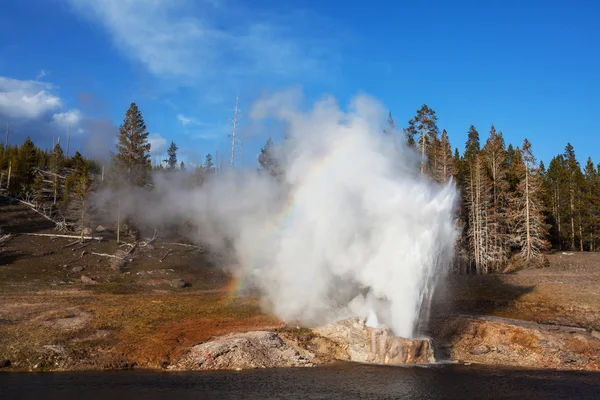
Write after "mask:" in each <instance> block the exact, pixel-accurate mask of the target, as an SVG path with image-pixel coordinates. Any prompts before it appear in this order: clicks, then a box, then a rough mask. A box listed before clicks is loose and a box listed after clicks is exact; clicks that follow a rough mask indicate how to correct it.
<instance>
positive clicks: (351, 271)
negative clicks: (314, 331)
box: [129, 92, 456, 337]
mask: <svg viewBox="0 0 600 400" xmlns="http://www.w3.org/2000/svg"><path fill="white" fill-rule="evenodd" d="M297 103H298V101H297V98H296V97H295V96H293V95H291V94H290V93H288V92H284V93H279V94H276V95H274V96H272V97H270V98H267V99H264V100H261V101H259V102H257V103H256V104H255V105H254V107H253V109H252V111H251V113H250V117H251V118H254V119H259V120H260V119H265V118H271V119H273V118H274V119H278V120H280V121H282V122H283V123H284V125H285V126H286V127H287V130H286V134H287V135H286V139H284V140H283V141H282V143H281V144H280V146H279V147H278V149H277V159H278V161H279V162H280V163H281V168H282V171H283V173H282V175H281V179H280V182H277V181H276V180H275V179H273V177H271V176H270V175H268V174H259V173H253V172H251V171H245V172H244V175H243V177H241V176H240V175H239V174H234V173H230V174H229V175H220V176H218V177H216V178H214V179H210V180H208V181H207V182H206V183H205V184H204V185H203V186H202V187H201V188H186V187H185V186H184V185H182V184H180V183H178V182H175V181H173V179H169V180H168V181H167V180H164V179H160V178H157V179H156V190H155V191H154V194H153V197H152V199H146V200H145V204H147V206H148V207H149V208H147V209H144V208H143V207H140V199H135V198H132V199H131V200H130V202H129V204H131V209H130V212H131V213H133V210H134V209H136V210H137V215H136V216H135V218H136V219H138V220H144V221H145V222H147V223H149V224H160V223H163V222H166V221H171V220H172V219H173V218H178V217H181V216H186V217H188V218H192V221H193V223H194V226H195V228H196V229H197V232H196V236H195V239H196V240H198V241H200V242H203V243H208V244H210V245H212V246H213V247H214V248H216V249H223V248H225V247H226V244H229V245H230V246H232V247H233V250H234V253H235V258H236V260H237V263H236V266H234V270H233V272H234V273H235V274H238V275H243V276H244V277H245V282H246V284H249V285H254V286H255V287H257V288H258V289H259V290H260V292H261V293H262V297H263V301H264V304H265V305H266V306H268V307H269V309H270V310H271V311H273V312H274V313H275V314H276V315H277V316H279V317H280V318H282V319H284V320H287V321H292V320H293V321H299V322H300V323H304V324H307V325H317V324H321V323H327V322H332V321H334V320H336V319H339V318H342V317H348V316H360V317H364V318H367V319H368V323H369V324H373V325H377V324H379V323H383V324H386V325H387V326H389V327H391V328H392V330H393V332H394V333H395V334H396V335H399V336H405V337H411V336H413V335H414V334H415V327H416V324H417V321H418V318H419V316H420V315H421V314H422V313H423V312H424V311H426V308H427V306H428V301H429V299H430V298H431V294H432V290H433V288H434V284H435V281H436V279H437V278H439V277H440V276H441V275H442V274H443V273H444V272H445V268H446V266H447V265H448V263H449V261H450V259H451V257H452V251H453V247H454V243H455V239H456V230H455V223H454V218H453V211H454V210H453V209H454V203H455V199H456V190H455V188H454V184H453V183H450V184H448V185H445V186H441V185H438V184H435V183H433V182H431V180H430V179H429V178H427V177H425V176H423V175H421V174H420V173H419V171H418V167H417V163H418V159H417V158H416V155H415V153H414V152H413V150H411V149H409V148H408V147H406V146H405V145H404V144H400V142H401V140H398V139H397V138H396V140H394V138H393V137H392V136H387V135H384V134H383V133H382V132H381V126H380V122H381V121H384V120H385V112H384V108H383V107H382V106H381V105H380V104H379V103H378V102H377V101H375V100H374V99H372V98H370V97H368V96H364V95H361V96H357V97H356V98H354V99H353V101H352V102H351V104H350V105H349V106H348V109H347V110H346V111H343V110H342V109H340V107H339V106H338V105H337V103H336V102H335V100H334V99H333V98H324V99H322V100H321V101H319V102H317V103H316V104H315V105H314V107H313V108H312V109H310V110H308V111H300V110H299V108H298V107H297V106H296V104H297ZM130 197H132V196H130ZM150 210H152V212H149V211H150Z"/></svg>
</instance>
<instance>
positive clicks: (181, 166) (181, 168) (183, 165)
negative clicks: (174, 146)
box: [179, 161, 185, 171]
mask: <svg viewBox="0 0 600 400" xmlns="http://www.w3.org/2000/svg"><path fill="white" fill-rule="evenodd" d="M179 169H180V170H182V171H185V164H184V162H183V161H182V162H181V164H180V165H179Z"/></svg>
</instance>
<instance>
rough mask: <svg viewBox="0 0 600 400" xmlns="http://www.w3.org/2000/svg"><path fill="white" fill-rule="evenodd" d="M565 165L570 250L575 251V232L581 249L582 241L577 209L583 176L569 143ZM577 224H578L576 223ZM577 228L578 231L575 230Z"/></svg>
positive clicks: (579, 215) (579, 214)
mask: <svg viewBox="0 0 600 400" xmlns="http://www.w3.org/2000/svg"><path fill="white" fill-rule="evenodd" d="M564 158H565V163H566V172H567V175H568V179H569V181H568V185H569V221H570V223H571V235H570V239H571V250H575V248H576V246H575V241H576V239H577V231H578V230H579V245H580V249H582V248H583V240H582V237H581V209H580V208H579V207H578V206H579V205H580V204H581V202H580V194H581V187H582V183H583V174H582V173H581V166H580V165H579V161H577V158H576V157H575V150H574V149H573V146H572V145H571V143H567V146H566V147H565V152H564ZM578 222H579V223H578ZM578 227H579V229H577V228H578Z"/></svg>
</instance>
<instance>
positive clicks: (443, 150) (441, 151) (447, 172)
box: [434, 129, 456, 183]
mask: <svg viewBox="0 0 600 400" xmlns="http://www.w3.org/2000/svg"><path fill="white" fill-rule="evenodd" d="M436 159H437V161H436V163H435V166H436V168H435V174H434V179H435V180H436V181H438V182H441V183H446V182H448V181H449V180H450V178H451V177H452V176H454V175H455V174H456V167H455V165H454V158H453V157H452V148H451V146H450V139H448V132H446V130H445V129H444V130H443V131H442V137H441V139H440V143H439V148H438V151H437V152H436Z"/></svg>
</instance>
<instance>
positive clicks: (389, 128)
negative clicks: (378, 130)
mask: <svg viewBox="0 0 600 400" xmlns="http://www.w3.org/2000/svg"><path fill="white" fill-rule="evenodd" d="M394 132H396V124H395V123H394V118H393V117H392V112H391V111H390V113H389V114H388V119H387V125H386V127H385V129H384V130H383V133H385V134H386V135H392V134H394Z"/></svg>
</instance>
